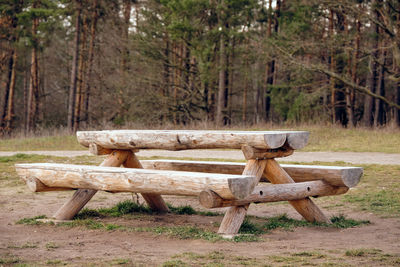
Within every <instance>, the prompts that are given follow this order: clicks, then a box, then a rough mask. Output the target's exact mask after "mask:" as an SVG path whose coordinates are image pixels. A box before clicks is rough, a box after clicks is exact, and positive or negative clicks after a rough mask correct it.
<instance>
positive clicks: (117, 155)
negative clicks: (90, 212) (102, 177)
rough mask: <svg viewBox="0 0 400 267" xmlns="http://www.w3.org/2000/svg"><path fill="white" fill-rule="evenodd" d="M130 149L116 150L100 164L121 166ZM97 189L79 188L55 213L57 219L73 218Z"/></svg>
mask: <svg viewBox="0 0 400 267" xmlns="http://www.w3.org/2000/svg"><path fill="white" fill-rule="evenodd" d="M130 153H131V152H130V151H124V150H115V151H113V152H112V153H111V154H109V155H108V156H107V158H106V159H105V160H104V161H103V162H102V163H101V164H100V166H103V167H119V166H121V165H122V164H123V163H124V162H125V161H126V159H127V158H128V156H129V154H130ZM96 192H97V190H92V189H78V190H77V191H76V192H75V193H74V195H73V196H72V198H71V199H70V200H68V201H67V202H66V203H65V204H64V205H63V206H62V207H61V208H60V209H59V210H58V211H57V212H56V213H55V214H54V216H53V217H54V218H55V219H56V220H71V219H72V218H74V216H75V215H76V214H77V213H78V212H79V211H80V210H81V209H82V208H83V207H84V206H85V205H86V203H88V202H89V200H90V199H92V197H93V196H94V195H95V194H96Z"/></svg>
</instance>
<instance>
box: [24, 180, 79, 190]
mask: <svg viewBox="0 0 400 267" xmlns="http://www.w3.org/2000/svg"><path fill="white" fill-rule="evenodd" d="M25 181H26V185H27V186H28V188H29V190H31V191H32V192H48V191H67V190H73V188H64V187H48V186H46V185H45V184H44V183H42V182H41V181H40V180H39V179H36V178H32V177H31V178H27V179H26V180H25Z"/></svg>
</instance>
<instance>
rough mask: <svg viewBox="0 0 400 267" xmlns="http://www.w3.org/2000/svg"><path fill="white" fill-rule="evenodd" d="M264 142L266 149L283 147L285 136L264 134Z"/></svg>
mask: <svg viewBox="0 0 400 267" xmlns="http://www.w3.org/2000/svg"><path fill="white" fill-rule="evenodd" d="M264 140H265V144H266V145H267V147H268V148H270V149H275V148H278V147H281V146H283V144H284V143H285V141H286V136H285V135H282V134H266V135H264Z"/></svg>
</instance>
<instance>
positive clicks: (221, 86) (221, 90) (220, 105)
mask: <svg viewBox="0 0 400 267" xmlns="http://www.w3.org/2000/svg"><path fill="white" fill-rule="evenodd" d="M219 42H220V46H219V75H218V102H217V118H216V121H217V125H219V126H223V125H224V114H223V112H224V96H225V89H226V61H227V55H226V51H225V36H224V34H223V33H221V36H220V40H219Z"/></svg>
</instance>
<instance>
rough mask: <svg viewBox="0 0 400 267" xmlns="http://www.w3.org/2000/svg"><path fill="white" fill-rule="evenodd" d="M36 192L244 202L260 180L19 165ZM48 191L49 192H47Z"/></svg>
mask: <svg viewBox="0 0 400 267" xmlns="http://www.w3.org/2000/svg"><path fill="white" fill-rule="evenodd" d="M15 168H16V171H17V173H18V175H20V176H21V177H22V179H24V180H25V181H26V183H27V185H28V187H29V188H30V189H31V190H32V191H34V192H38V191H51V190H52V188H57V189H58V190H69V189H78V188H84V189H94V190H103V191H109V192H134V193H155V194H161V195H184V196H198V195H199V194H200V192H202V191H204V190H211V191H213V192H215V193H216V194H218V196H220V197H221V198H223V199H243V198H245V197H247V196H248V195H249V194H250V193H251V192H252V191H253V189H254V187H255V185H256V183H257V182H258V180H257V179H256V177H253V176H246V175H233V174H220V173H204V172H184V171H171V170H154V169H153V170H152V169H134V168H118V167H100V166H87V165H71V164H56V163H31V164H16V165H15ZM47 188H48V189H49V190H47Z"/></svg>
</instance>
